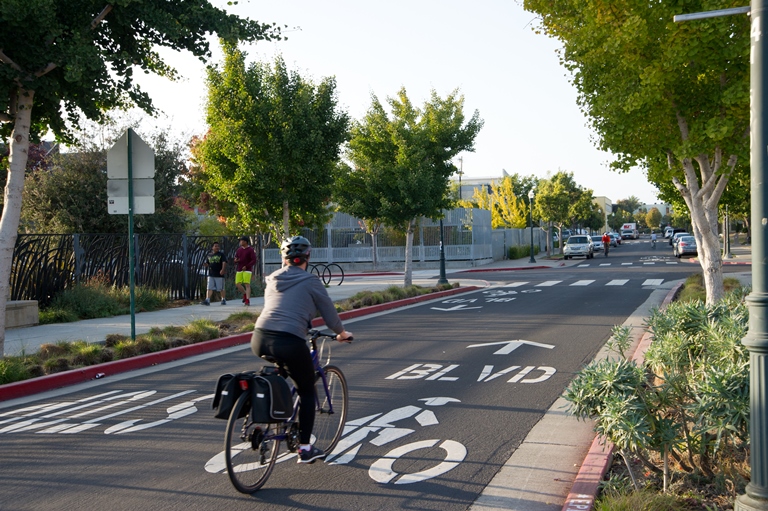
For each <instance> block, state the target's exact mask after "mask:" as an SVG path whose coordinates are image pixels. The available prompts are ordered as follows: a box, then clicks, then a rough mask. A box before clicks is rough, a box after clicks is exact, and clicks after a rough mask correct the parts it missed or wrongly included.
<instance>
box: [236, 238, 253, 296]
mask: <svg viewBox="0 0 768 511" xmlns="http://www.w3.org/2000/svg"><path fill="white" fill-rule="evenodd" d="M255 264H256V252H255V251H254V250H253V247H252V246H251V241H250V240H249V239H248V237H247V236H243V237H242V238H240V247H239V248H238V249H237V252H235V270H236V271H237V273H235V285H236V286H237V291H238V292H240V293H243V304H245V305H250V304H251V275H253V267H254V265H255Z"/></svg>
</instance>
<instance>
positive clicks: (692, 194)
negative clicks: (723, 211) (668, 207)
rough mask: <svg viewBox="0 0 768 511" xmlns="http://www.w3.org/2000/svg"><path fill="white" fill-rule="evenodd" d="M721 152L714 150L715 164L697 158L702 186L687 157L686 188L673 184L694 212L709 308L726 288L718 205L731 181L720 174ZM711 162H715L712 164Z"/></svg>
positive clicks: (694, 226) (697, 242) (731, 163)
mask: <svg viewBox="0 0 768 511" xmlns="http://www.w3.org/2000/svg"><path fill="white" fill-rule="evenodd" d="M720 160H721V153H720V149H717V150H716V151H715V158H714V162H710V160H709V157H708V156H707V155H700V156H699V157H697V158H696V163H698V165H699V170H700V172H701V183H702V184H701V185H699V179H698V176H697V175H696V169H695V168H694V164H693V160H691V159H689V158H685V159H684V160H683V162H682V164H683V170H684V172H685V185H683V184H682V183H680V182H679V181H678V180H677V179H673V182H674V184H675V186H676V187H677V189H678V190H679V191H680V193H681V194H682V196H683V198H684V199H685V203H686V204H687V205H688V209H689V211H690V213H691V224H692V225H693V235H694V237H695V238H696V246H697V247H698V252H699V263H700V264H701V269H702V272H703V276H704V287H705V289H706V292H707V305H712V304H714V303H715V302H717V301H718V300H720V299H721V298H722V297H723V295H724V294H725V288H724V287H723V260H722V256H721V253H720V239H719V238H718V232H717V231H718V221H717V205H718V203H719V201H720V196H721V195H722V192H723V189H725V185H726V184H727V182H728V176H729V174H730V173H726V174H720V175H719V176H718V175H717V170H718V167H719V166H720V163H721V162H720ZM711 163H714V165H712V164H711ZM735 164H736V161H735V158H733V157H732V158H731V159H730V161H729V166H730V167H731V169H732V168H733V166H735Z"/></svg>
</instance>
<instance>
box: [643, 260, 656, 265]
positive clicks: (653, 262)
mask: <svg viewBox="0 0 768 511" xmlns="http://www.w3.org/2000/svg"><path fill="white" fill-rule="evenodd" d="M643 264H644V265H645V264H656V261H651V262H650V263H643Z"/></svg>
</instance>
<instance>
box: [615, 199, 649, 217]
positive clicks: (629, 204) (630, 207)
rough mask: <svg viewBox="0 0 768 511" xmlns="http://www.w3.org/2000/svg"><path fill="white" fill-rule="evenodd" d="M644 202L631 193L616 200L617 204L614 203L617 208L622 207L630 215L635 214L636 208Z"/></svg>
mask: <svg viewBox="0 0 768 511" xmlns="http://www.w3.org/2000/svg"><path fill="white" fill-rule="evenodd" d="M642 204H643V203H642V202H641V201H640V199H638V198H637V197H635V196H634V195H630V196H629V197H627V198H626V199H619V200H617V201H616V204H614V209H615V208H620V209H623V210H624V211H626V212H627V213H629V214H630V215H634V214H635V210H637V208H639V207H640V206H641V205H642Z"/></svg>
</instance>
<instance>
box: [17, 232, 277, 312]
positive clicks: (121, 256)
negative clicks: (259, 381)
mask: <svg viewBox="0 0 768 511" xmlns="http://www.w3.org/2000/svg"><path fill="white" fill-rule="evenodd" d="M250 239H251V244H252V246H253V248H254V250H255V252H256V258H257V264H256V267H255V268H254V273H256V276H257V278H259V279H260V277H261V276H262V275H261V273H262V264H261V261H260V257H261V246H260V238H259V237H258V236H252V237H251V238H250ZM214 241H218V242H219V243H220V245H221V250H222V251H223V252H224V253H225V254H226V255H227V260H228V262H229V264H228V265H227V269H228V275H227V276H228V278H229V277H232V278H233V276H234V273H235V265H234V263H233V258H234V255H235V251H236V250H237V247H238V238H237V237H226V236H225V237H213V236H190V235H186V234H136V235H135V246H134V256H135V277H134V282H135V284H136V285H137V286H146V287H149V288H152V289H165V290H167V291H168V293H169V296H170V298H171V299H174V300H176V299H188V300H196V299H200V298H203V297H204V296H205V290H206V270H205V266H204V263H205V260H206V259H205V258H206V255H207V254H208V252H209V251H210V249H211V245H212V244H213V242H214ZM93 278H98V279H102V280H103V281H105V282H109V283H111V284H114V285H116V286H118V287H122V286H127V285H129V264H128V235H127V234H19V236H18V238H17V240H16V248H15V249H14V253H13V265H12V267H11V282H10V287H11V297H10V298H11V300H37V301H38V303H39V304H40V306H46V305H48V304H50V302H51V300H52V299H53V297H54V296H55V295H56V294H57V293H59V292H61V291H63V290H64V289H67V288H68V287H71V286H73V285H76V284H78V283H85V282H88V281H89V280H90V279H93Z"/></svg>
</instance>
